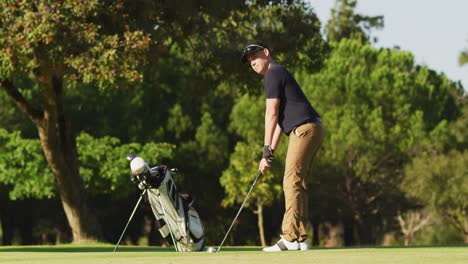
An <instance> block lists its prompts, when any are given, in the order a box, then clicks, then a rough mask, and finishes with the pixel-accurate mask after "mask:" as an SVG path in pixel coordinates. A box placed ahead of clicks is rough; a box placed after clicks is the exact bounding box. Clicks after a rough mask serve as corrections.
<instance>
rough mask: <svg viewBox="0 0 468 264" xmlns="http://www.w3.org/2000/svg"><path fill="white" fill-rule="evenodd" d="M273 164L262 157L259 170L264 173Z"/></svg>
mask: <svg viewBox="0 0 468 264" xmlns="http://www.w3.org/2000/svg"><path fill="white" fill-rule="evenodd" d="M270 166H271V164H270V162H268V161H267V160H266V159H265V158H262V160H261V161H260V164H259V165H258V171H260V172H261V173H262V174H264V173H265V171H266V170H267V169H268V168H269V167H270Z"/></svg>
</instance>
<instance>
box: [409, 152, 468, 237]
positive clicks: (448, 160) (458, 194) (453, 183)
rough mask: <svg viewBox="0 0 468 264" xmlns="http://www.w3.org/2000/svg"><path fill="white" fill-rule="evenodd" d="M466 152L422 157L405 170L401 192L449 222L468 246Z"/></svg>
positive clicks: (467, 153)
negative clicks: (428, 207)
mask: <svg viewBox="0 0 468 264" xmlns="http://www.w3.org/2000/svg"><path fill="white" fill-rule="evenodd" d="M467 164H468V151H466V150H465V151H464V152H458V151H451V152H450V153H448V154H447V155H440V154H439V155H430V154H429V155H425V156H422V157H419V158H416V159H414V160H413V162H412V163H411V164H410V165H408V166H407V167H406V169H405V172H406V173H405V178H404V181H403V182H402V188H403V190H405V192H406V193H407V194H408V195H409V196H410V197H413V198H416V199H418V201H420V203H422V204H427V205H429V206H430V207H431V208H432V209H433V210H434V211H436V212H438V213H439V214H441V215H442V216H443V217H444V218H446V219H448V220H449V222H450V223H451V224H453V225H454V227H456V228H457V230H459V232H460V233H461V234H462V235H463V236H464V241H465V243H468V203H467V197H468V165H467Z"/></svg>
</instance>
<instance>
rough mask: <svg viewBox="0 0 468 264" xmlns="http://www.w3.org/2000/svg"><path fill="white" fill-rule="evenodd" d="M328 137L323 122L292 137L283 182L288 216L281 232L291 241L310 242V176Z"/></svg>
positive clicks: (301, 127) (299, 131)
mask: <svg viewBox="0 0 468 264" xmlns="http://www.w3.org/2000/svg"><path fill="white" fill-rule="evenodd" d="M323 137H324V129H323V126H322V124H321V123H320V122H317V123H306V124H303V125H301V126H299V127H297V128H295V129H294V130H293V131H292V132H291V134H290V135H289V144H288V153H287V156H286V165H285V172H284V178H283V191H284V198H285V212H284V217H283V224H282V227H281V229H282V230H281V231H282V233H283V237H284V238H285V239H286V240H289V241H295V240H297V241H304V240H305V239H307V233H306V223H307V217H308V215H307V214H308V197H307V176H308V175H311V173H312V162H313V160H314V157H315V155H316V154H317V151H318V149H319V148H320V145H321V144H322V141H323Z"/></svg>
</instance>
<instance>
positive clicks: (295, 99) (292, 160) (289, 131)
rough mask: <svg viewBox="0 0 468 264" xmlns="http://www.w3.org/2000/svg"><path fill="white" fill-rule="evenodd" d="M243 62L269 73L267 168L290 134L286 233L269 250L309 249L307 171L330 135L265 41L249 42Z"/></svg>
mask: <svg viewBox="0 0 468 264" xmlns="http://www.w3.org/2000/svg"><path fill="white" fill-rule="evenodd" d="M242 62H243V63H248V64H250V66H251V67H252V69H253V70H254V71H255V72H256V73H258V74H261V75H263V76H264V88H265V95H266V110H265V137H264V147H263V157H262V159H261V160H260V164H259V171H260V172H261V173H265V171H266V170H267V169H268V168H269V167H270V165H271V162H272V160H273V155H274V152H275V149H276V147H277V146H278V144H279V142H280V138H281V135H282V133H284V134H286V135H287V136H288V137H289V143H288V151H287V155H286V164H285V170H284V178H283V191H284V197H285V212H284V216H283V223H282V227H281V232H282V235H281V239H280V240H279V241H278V242H277V243H276V244H275V245H273V246H271V247H267V248H264V249H263V251H266V252H275V251H284V250H307V249H309V243H308V241H307V233H306V223H307V213H308V212H307V211H308V198H307V176H308V175H310V174H311V171H312V170H311V165H312V161H313V159H314V157H315V155H316V153H317V151H318V149H319V147H320V145H321V143H322V141H323V137H324V129H323V127H322V124H321V121H320V116H319V114H318V113H317V111H315V109H314V108H313V107H312V105H311V104H310V102H309V101H308V99H307V98H306V96H305V95H304V93H303V91H302V89H301V87H300V86H299V84H298V83H297V82H296V80H295V79H294V77H293V76H292V74H291V73H290V72H289V71H288V70H287V69H286V68H285V67H283V66H281V65H279V64H277V63H276V62H275V61H274V60H273V58H272V56H271V51H270V49H269V48H268V46H267V45H266V44H265V43H263V42H261V41H253V42H250V43H248V44H247V45H246V46H245V48H244V50H243V52H242Z"/></svg>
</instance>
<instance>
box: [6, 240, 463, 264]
mask: <svg viewBox="0 0 468 264" xmlns="http://www.w3.org/2000/svg"><path fill="white" fill-rule="evenodd" d="M113 248H114V247H113V246H112V245H74V244H71V245H60V246H12V247H10V246H8V247H0V263H28V264H33V263H44V264H46V263H47V264H53V263H57V264H58V263H60V264H75V263H86V264H88V263H99V264H101V263H102V264H106V263H109V264H110V263H112V264H118V263H126V264H150V263H151V264H153V263H178V264H179V263H180V264H183V263H190V264H193V263H221V264H237V263H267V264H272V263H283V264H289V263H304V264H305V263H313V264H335V263H336V264H374V263H388V264H390V263H391V264H395V263H398V264H406V263H408V264H410V263H411V264H418V263H421V264H442V263H443V264H467V263H468V247H411V248H342V249H323V248H322V249H312V250H309V251H303V252H298V251H296V252H294V251H291V252H279V253H264V252H262V251H261V248H259V247H226V248H223V249H222V250H221V252H219V253H207V252H190V253H176V252H174V251H173V249H172V248H161V247H130V246H122V247H120V248H119V249H118V251H117V252H116V253H112V251H113Z"/></svg>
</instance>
